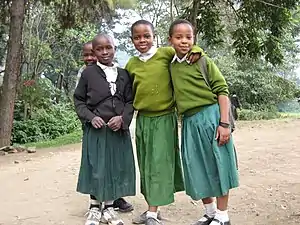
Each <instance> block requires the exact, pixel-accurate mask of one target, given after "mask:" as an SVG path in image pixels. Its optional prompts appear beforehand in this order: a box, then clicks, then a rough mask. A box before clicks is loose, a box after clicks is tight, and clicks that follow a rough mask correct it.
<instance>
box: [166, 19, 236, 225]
mask: <svg viewBox="0 0 300 225" xmlns="http://www.w3.org/2000/svg"><path fill="white" fill-rule="evenodd" d="M169 41H170V43H171V44H172V46H173V47H174V48H175V51H176V56H175V57H174V59H173V61H172V64H171V75H172V81H173V85H174V93H175V99H176V104H177V109H178V112H179V113H180V114H182V115H183V120H182V122H183V127H182V149H181V151H182V161H183V170H184V177H185V188H186V193H187V194H188V195H189V196H191V197H192V198H193V199H194V200H199V199H202V202H203V203H204V206H205V208H206V213H205V215H204V216H203V217H202V218H200V219H199V220H198V221H197V222H196V223H194V225H208V224H210V225H230V221H229V217H228V214H227V204H228V196H229V189H231V188H235V187H237V186H238V173H237V168H236V160H235V159H236V158H235V152H234V147H233V142H232V139H231V134H230V124H229V111H228V110H229V100H228V97H227V96H228V87H227V84H226V82H225V79H224V77H223V76H222V74H221V73H220V71H219V69H218V68H217V66H216V65H215V64H214V63H213V61H212V60H211V59H209V58H207V57H206V56H202V57H206V62H207V71H208V75H209V76H208V78H209V79H208V80H209V84H210V85H207V84H206V83H205V79H204V77H203V75H202V74H201V72H200V71H201V69H200V65H199V63H195V64H194V65H190V64H188V63H187V60H186V56H187V54H188V53H189V52H190V50H191V48H192V46H193V42H194V33H193V28H192V25H191V23H189V22H188V21H186V20H176V21H175V22H173V23H172V25H171V26H170V30H169ZM210 87H211V88H210ZM212 197H217V206H216V204H215V203H214V201H213V198H212Z"/></svg>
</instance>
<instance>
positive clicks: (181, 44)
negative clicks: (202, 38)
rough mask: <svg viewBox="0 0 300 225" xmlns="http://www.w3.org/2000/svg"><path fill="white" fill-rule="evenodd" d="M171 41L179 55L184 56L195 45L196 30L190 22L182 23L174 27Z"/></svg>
mask: <svg viewBox="0 0 300 225" xmlns="http://www.w3.org/2000/svg"><path fill="white" fill-rule="evenodd" d="M169 41H170V43H171V44H172V46H173V47H174V49H175V51H176V54H177V56H178V57H180V58H182V57H184V56H185V55H186V54H187V53H188V52H189V51H190V50H191V49H192V47H193V44H194V32H193V28H192V26H191V25H190V24H187V23H180V24H176V25H175V26H174V27H173V30H172V33H171V35H170V37H169Z"/></svg>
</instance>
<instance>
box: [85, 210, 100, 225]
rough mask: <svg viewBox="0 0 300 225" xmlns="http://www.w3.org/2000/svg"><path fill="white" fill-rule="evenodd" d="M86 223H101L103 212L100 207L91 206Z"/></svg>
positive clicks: (96, 224) (89, 224) (88, 224)
mask: <svg viewBox="0 0 300 225" xmlns="http://www.w3.org/2000/svg"><path fill="white" fill-rule="evenodd" d="M86 215H87V219H86V221H85V225H99V223H100V220H101V212H100V210H99V209H98V208H91V209H90V210H89V211H88V212H87V213H86Z"/></svg>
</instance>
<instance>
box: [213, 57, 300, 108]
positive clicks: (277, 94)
mask: <svg viewBox="0 0 300 225" xmlns="http://www.w3.org/2000/svg"><path fill="white" fill-rule="evenodd" d="M216 59H217V60H216V62H217V65H218V67H219V68H220V69H221V72H222V73H223V75H224V76H225V78H226V80H227V83H228V85H229V90H230V92H233V91H234V92H236V93H237V95H238V96H239V98H240V101H241V103H242V105H243V108H246V109H255V110H266V109H272V108H274V107H276V106H277V105H278V104H279V103H281V102H284V101H286V100H288V99H293V98H294V97H295V93H296V92H297V91H298V89H297V86H296V85H295V83H294V82H291V81H289V80H286V79H284V78H282V77H281V76H280V75H279V73H278V71H276V70H274V69H272V68H271V67H269V66H268V65H265V64H263V63H260V62H255V61H252V60H251V59H248V60H236V59H235V58H234V57H233V55H230V54H228V55H225V56H219V57H216Z"/></svg>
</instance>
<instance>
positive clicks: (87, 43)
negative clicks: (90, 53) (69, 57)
mask: <svg viewBox="0 0 300 225" xmlns="http://www.w3.org/2000/svg"><path fill="white" fill-rule="evenodd" d="M86 45H92V41H88V42H85V43H83V45H82V48H84V47H85V46H86Z"/></svg>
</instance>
